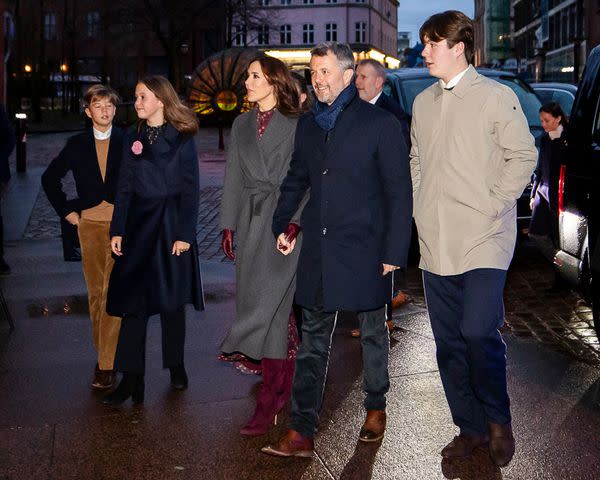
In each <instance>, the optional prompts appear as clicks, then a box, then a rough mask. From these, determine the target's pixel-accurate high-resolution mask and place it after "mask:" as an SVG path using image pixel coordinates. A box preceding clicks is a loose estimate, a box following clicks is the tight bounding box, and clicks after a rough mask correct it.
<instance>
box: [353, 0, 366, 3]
mask: <svg viewBox="0 0 600 480" xmlns="http://www.w3.org/2000/svg"><path fill="white" fill-rule="evenodd" d="M354 1H355V2H356V3H365V0H354Z"/></svg>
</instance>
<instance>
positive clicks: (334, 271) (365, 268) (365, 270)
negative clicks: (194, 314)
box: [272, 95, 412, 311]
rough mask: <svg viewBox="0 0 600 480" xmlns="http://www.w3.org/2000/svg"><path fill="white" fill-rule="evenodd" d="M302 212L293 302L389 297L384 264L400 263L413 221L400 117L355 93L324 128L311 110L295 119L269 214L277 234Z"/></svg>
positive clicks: (357, 305)
mask: <svg viewBox="0 0 600 480" xmlns="http://www.w3.org/2000/svg"><path fill="white" fill-rule="evenodd" d="M309 187H310V199H309V201H308V203H307V204H306V206H305V207H304V210H303V212H302V217H301V220H300V223H301V225H302V233H303V240H302V242H303V243H302V250H301V252H300V258H299V260H298V271H297V288H296V302H297V303H298V304H300V305H302V306H303V307H306V308H309V309H311V308H315V307H316V306H318V305H316V303H317V293H318V291H319V289H320V288H321V285H322V289H323V305H322V306H323V307H324V310H325V311H335V310H354V311H367V310H372V309H376V308H380V307H382V306H383V305H385V304H386V303H387V302H389V301H390V299H391V296H392V278H391V277H392V275H387V276H385V277H383V276H382V263H387V264H390V265H395V266H399V267H403V266H405V265H406V259H407V253H408V247H409V244H410V235H411V225H412V223H411V222H412V183H411V179H410V169H409V160H408V149H407V146H406V142H405V140H404V137H403V136H402V128H401V126H400V123H399V122H398V120H397V119H396V118H395V117H394V116H393V115H392V114H390V113H388V112H386V111H384V110H383V109H381V108H379V107H376V106H374V105H370V104H369V103H367V102H364V101H363V100H360V98H359V97H358V95H357V96H356V97H355V98H354V99H353V100H352V101H351V102H350V104H349V105H348V106H347V107H346V108H345V109H344V111H342V112H341V113H340V115H339V117H338V119H337V122H336V124H335V127H334V128H333V130H331V131H330V132H328V133H326V132H325V131H324V130H322V129H321V128H320V127H319V126H318V125H317V123H316V122H315V119H314V116H313V114H312V113H308V114H305V115H304V116H302V117H301V118H300V120H299V121H298V126H297V127H296V137H295V145H294V153H293V155H292V160H291V163H290V170H289V172H288V174H287V177H286V178H285V180H284V181H283V184H282V186H281V196H280V197H279V203H278V205H277V209H276V210H275V214H274V216H273V228H272V230H273V234H274V235H275V236H278V235H279V234H280V233H282V232H283V231H284V230H285V228H286V226H287V224H288V222H289V221H290V219H291V218H292V215H293V214H294V213H295V212H296V209H297V208H298V205H299V204H300V202H301V201H302V198H303V197H304V194H305V192H306V191H307V189H308V188H309Z"/></svg>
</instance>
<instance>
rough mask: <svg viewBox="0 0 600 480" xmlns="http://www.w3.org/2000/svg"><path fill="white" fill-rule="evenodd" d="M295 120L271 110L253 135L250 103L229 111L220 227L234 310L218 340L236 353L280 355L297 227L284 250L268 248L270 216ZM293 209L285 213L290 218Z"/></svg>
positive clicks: (293, 273) (295, 257)
mask: <svg viewBox="0 0 600 480" xmlns="http://www.w3.org/2000/svg"><path fill="white" fill-rule="evenodd" d="M296 122H297V121H296V119H292V118H288V117H286V116H284V115H283V114H281V113H279V112H278V111H275V113H274V115H273V117H272V118H271V120H270V122H269V124H268V126H267V128H266V130H265V132H264V134H263V136H262V137H261V138H258V137H257V118H256V110H251V111H250V112H247V113H244V114H242V115H240V116H239V117H238V118H236V120H235V121H234V123H233V127H232V129H231V139H230V145H229V152H228V155H227V167H226V171H225V183H224V187H223V199H222V203H221V228H224V229H225V228H228V229H231V230H234V231H235V239H236V250H235V255H236V259H235V263H236V284H237V287H236V291H237V293H236V310H237V315H236V319H235V321H234V323H233V326H232V327H231V330H230V332H229V334H228V335H227V337H226V338H225V340H224V341H223V344H222V345H221V350H222V351H223V352H226V353H232V352H241V353H243V354H245V355H247V356H248V357H251V358H254V359H257V360H258V359H261V358H278V359H283V358H286V357H287V347H288V345H287V332H288V317H289V314H290V310H291V307H292V302H293V299H294V292H295V290H296V266H297V263H298V255H299V253H300V247H301V237H302V234H300V236H299V237H298V240H297V243H296V247H295V249H294V251H293V252H292V253H291V254H290V255H288V256H284V255H282V254H281V253H279V252H278V251H277V250H276V248H275V239H274V238H273V234H272V233H271V223H272V221H273V212H274V211H275V207H276V206H277V200H278V198H279V187H280V186H281V183H282V182H283V179H284V178H285V176H286V174H287V171H288V168H289V164H290V160H291V156H292V151H293V147H294V134H295V130H296ZM303 203H304V202H303ZM301 209H302V206H301V207H300V208H299V210H298V212H297V213H296V215H295V217H294V219H293V221H295V222H297V223H299V218H300V211H301Z"/></svg>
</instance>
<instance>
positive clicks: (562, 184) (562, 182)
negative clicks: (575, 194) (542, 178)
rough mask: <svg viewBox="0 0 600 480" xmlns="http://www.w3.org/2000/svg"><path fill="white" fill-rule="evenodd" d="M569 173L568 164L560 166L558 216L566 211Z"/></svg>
mask: <svg viewBox="0 0 600 480" xmlns="http://www.w3.org/2000/svg"><path fill="white" fill-rule="evenodd" d="M566 174H567V166H566V165H561V166H560V176H559V177H558V216H559V217H560V216H561V215H562V214H563V213H564V211H565V203H564V201H565V176H566Z"/></svg>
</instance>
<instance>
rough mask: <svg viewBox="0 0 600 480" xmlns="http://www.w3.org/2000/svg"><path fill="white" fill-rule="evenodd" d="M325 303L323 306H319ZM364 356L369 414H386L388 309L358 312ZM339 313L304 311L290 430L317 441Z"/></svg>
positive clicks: (364, 374) (318, 309)
mask: <svg viewBox="0 0 600 480" xmlns="http://www.w3.org/2000/svg"><path fill="white" fill-rule="evenodd" d="M319 303H321V302H319ZM358 320H359V323H360V332H361V337H360V340H361V345H362V355H363V389H364V390H365V392H366V393H367V397H366V399H365V402H364V405H365V409H367V410H384V409H385V394H386V393H387V391H388V390H389V386H390V382H389V377H388V355H389V349H390V338H389V333H388V330H387V326H386V324H385V307H382V308H379V309H377V310H371V311H368V312H358ZM336 321H337V313H335V312H333V313H332V312H324V311H323V308H322V306H317V308H316V309H314V310H308V309H306V308H303V309H302V343H301V344H300V349H299V351H298V357H297V358H296V373H295V375H294V386H293V393H292V412H291V418H290V425H289V426H290V428H292V429H294V430H296V431H297V432H299V433H300V434H301V435H303V436H305V437H311V438H312V437H314V435H315V433H316V431H317V426H318V423H319V411H320V410H321V404H322V401H323V392H324V390H325V381H326V379H327V367H328V365H329V351H330V349H331V340H332V337H333V331H334V330H335V324H336Z"/></svg>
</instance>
